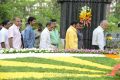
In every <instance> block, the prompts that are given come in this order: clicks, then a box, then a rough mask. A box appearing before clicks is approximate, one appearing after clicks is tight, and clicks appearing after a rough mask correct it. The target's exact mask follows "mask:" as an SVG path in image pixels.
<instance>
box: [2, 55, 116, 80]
mask: <svg viewBox="0 0 120 80" xmlns="http://www.w3.org/2000/svg"><path fill="white" fill-rule="evenodd" d="M74 58H76V59H78V60H79V59H80V60H85V61H89V62H93V63H97V64H101V65H104V66H107V67H113V66H114V65H115V64H116V63H117V62H116V61H115V60H113V59H110V58H96V57H94V58H93V57H91V58H90V57H74ZM2 61H7V62H8V63H5V64H2V63H1V64H0V76H1V75H3V74H5V75H3V76H6V77H7V75H9V74H7V73H10V75H11V74H12V76H15V75H18V77H17V76H16V77H15V78H12V76H11V77H9V79H10V80H115V79H114V77H108V76H105V75H106V74H107V73H109V72H110V71H111V70H109V69H103V68H99V67H96V66H93V65H91V64H90V65H83V64H82V63H81V62H79V63H78V64H77V63H72V61H71V62H66V61H64V60H63V61H61V60H54V59H48V58H17V59H4V60H1V61H0V62H2ZM9 62H12V63H14V64H13V66H12V63H9ZM19 62H21V63H19ZM22 63H23V66H22ZM26 63H28V65H26ZM29 63H30V64H31V65H29ZM9 64H10V65H9ZM19 64H20V65H19ZM24 64H25V65H26V66H25V65H24ZM40 64H43V65H44V64H45V65H46V64H47V65H48V66H45V67H44V66H41V65H40ZM97 64H96V65H97ZM49 65H53V67H52V66H49ZM54 66H57V67H55V68H54ZM61 66H64V67H66V68H67V67H68V68H69V67H70V69H66V68H65V69H60V67H61ZM72 68H73V69H72ZM74 68H78V69H79V68H84V69H88V70H95V71H103V72H104V73H102V72H90V71H79V70H76V69H75V70H74ZM22 72H24V74H25V75H27V74H28V77H25V75H23V77H19V76H21V75H22V74H23V73H22ZM30 72H31V73H32V72H34V73H35V74H32V75H29V73H30ZM2 73H3V74H2ZM21 73H22V74H21ZM31 73H30V74H31ZM36 73H37V74H38V76H37V74H36ZM39 73H51V74H49V75H47V74H45V75H42V74H39ZM54 73H55V74H56V73H57V74H59V75H60V76H56V75H55V76H53V75H54ZM71 74H74V75H73V76H71ZM77 74H78V75H79V74H85V76H75V75H77ZM96 74H97V75H103V76H101V77H95V76H94V77H89V76H87V75H96ZM41 75H42V76H43V77H42V78H39V76H41ZM50 76H53V77H50ZM0 79H4V80H7V79H8V78H1V77H0ZM9 79H8V80H9Z"/></svg>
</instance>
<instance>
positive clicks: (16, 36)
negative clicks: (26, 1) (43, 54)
mask: <svg viewBox="0 0 120 80" xmlns="http://www.w3.org/2000/svg"><path fill="white" fill-rule="evenodd" d="M35 24H36V18H35V17H29V18H28V20H27V23H26V28H25V29H24V30H23V31H20V28H21V26H22V20H21V19H20V18H19V17H15V18H14V19H13V21H9V20H5V21H3V22H2V24H1V26H2V27H1V28H0V48H7V49H10V48H14V49H21V48H40V49H51V48H54V49H55V48H58V43H59V32H58V30H57V29H56V24H57V23H56V20H55V19H51V20H50V21H49V22H48V23H47V24H46V28H45V29H44V30H43V31H41V30H40V29H38V30H34V29H33V27H34V25H35ZM35 31H39V32H38V34H39V36H38V35H37V36H36V32H35ZM36 39H38V40H39V41H38V40H37V43H36ZM38 42H39V43H38ZM35 43H36V45H37V46H36V47H35Z"/></svg>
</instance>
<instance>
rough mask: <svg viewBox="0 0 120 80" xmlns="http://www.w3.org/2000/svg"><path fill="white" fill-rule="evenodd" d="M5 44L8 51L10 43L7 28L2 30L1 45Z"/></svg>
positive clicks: (0, 32) (0, 35) (0, 33)
mask: <svg viewBox="0 0 120 80" xmlns="http://www.w3.org/2000/svg"><path fill="white" fill-rule="evenodd" d="M2 42H4V43H5V47H6V48H7V49H8V48H10V47H9V41H8V30H7V29H6V28H4V27H3V28H2V29H1V31H0V45H1V43H2Z"/></svg>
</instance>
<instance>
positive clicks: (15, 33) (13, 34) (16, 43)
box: [8, 24, 22, 49]
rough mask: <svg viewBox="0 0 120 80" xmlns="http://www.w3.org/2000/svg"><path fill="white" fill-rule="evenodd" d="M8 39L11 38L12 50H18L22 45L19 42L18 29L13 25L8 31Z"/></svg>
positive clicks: (19, 34)
mask: <svg viewBox="0 0 120 80" xmlns="http://www.w3.org/2000/svg"><path fill="white" fill-rule="evenodd" d="M8 37H9V38H11V37H12V38H13V48H15V49H20V48H21V45H22V41H21V33H20V31H19V27H17V26H16V25H15V24H13V25H12V26H11V27H10V28H9V30H8Z"/></svg>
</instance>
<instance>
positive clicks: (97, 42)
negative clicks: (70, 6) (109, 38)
mask: <svg viewBox="0 0 120 80" xmlns="http://www.w3.org/2000/svg"><path fill="white" fill-rule="evenodd" d="M82 26H83V24H82V23H80V22H77V21H73V22H72V23H71V25H70V27H69V28H68V29H67V32H66V38H65V44H66V45H65V49H81V48H83V47H84V46H83V37H84V35H83V34H82ZM107 28H108V21H107V20H103V21H101V23H100V26H98V27H97V28H96V29H95V30H94V31H93V35H92V49H99V50H104V49H105V45H106V40H105V35H104V31H105V30H106V29H107Z"/></svg>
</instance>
